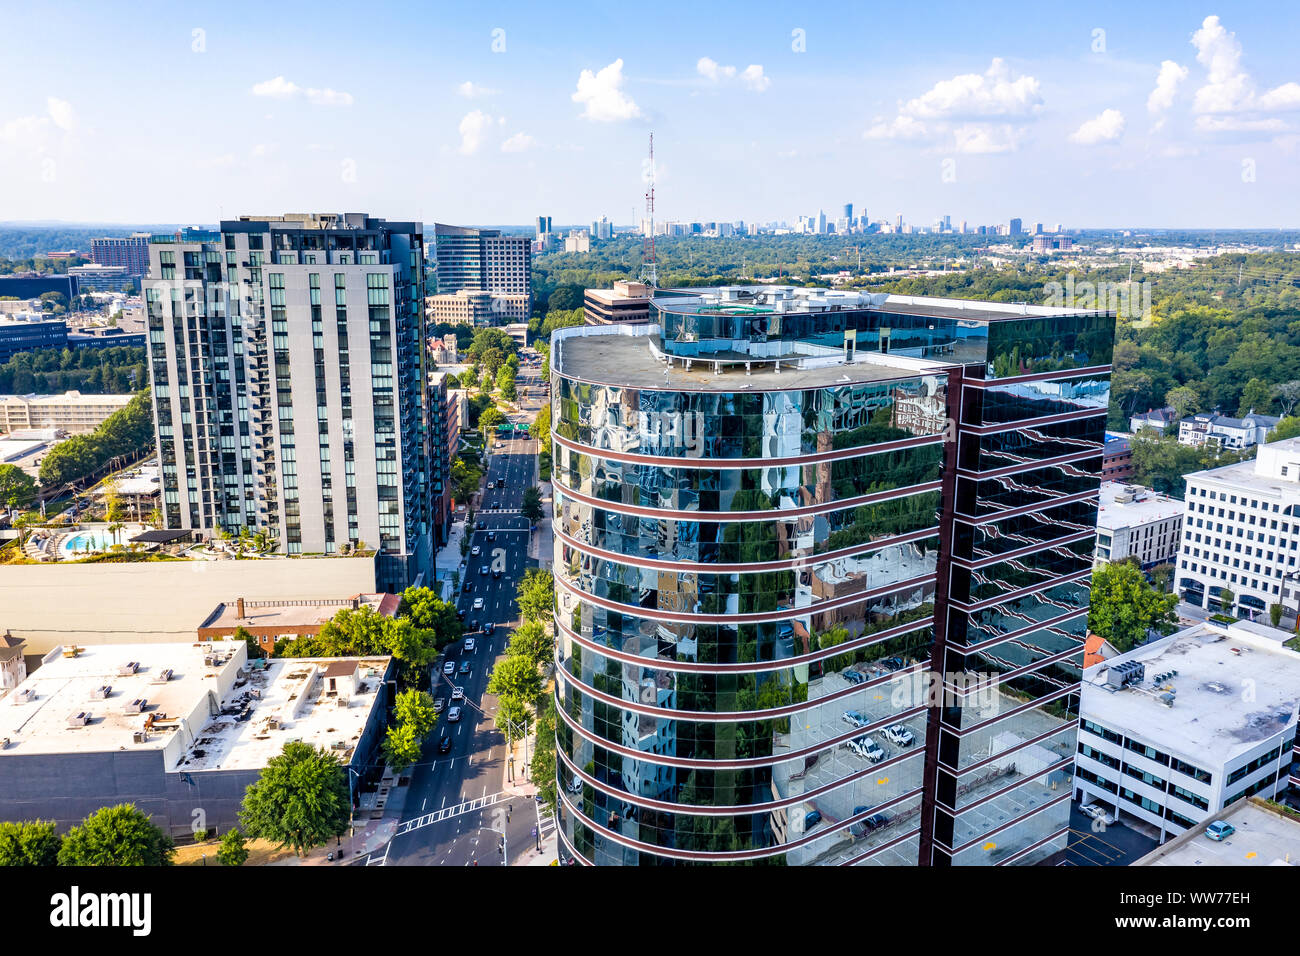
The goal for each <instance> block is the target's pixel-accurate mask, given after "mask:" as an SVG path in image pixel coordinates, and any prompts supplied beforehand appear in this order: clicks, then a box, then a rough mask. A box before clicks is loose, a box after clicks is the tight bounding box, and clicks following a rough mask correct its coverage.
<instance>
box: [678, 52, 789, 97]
mask: <svg viewBox="0 0 1300 956" xmlns="http://www.w3.org/2000/svg"><path fill="white" fill-rule="evenodd" d="M695 72H696V73H698V74H700V76H702V77H704V78H705V79H706V80H709V81H710V82H712V83H729V82H731V81H733V80H737V79H739V80H740V82H741V83H742V84H743V85H744V87H745V88H746V89H747V90H752V91H753V92H755V93H762V92H763V91H764V90H766V89H767V88H768V87H770V86H771V85H772V78H771V77H769V76H767V75H765V74H764V73H763V67H762V65H761V64H759V63H751V64H749V66H747V67H745V68H744V69H743V70H737V69H736V68H735V67H734V66H723V65H722V64H721V63H719V62H718V61H717V60H715V59H713V58H712V57H707V56H702V57H700V58H699V60H697V61H696V63H695Z"/></svg>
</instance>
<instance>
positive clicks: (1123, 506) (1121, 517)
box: [1097, 481, 1187, 531]
mask: <svg viewBox="0 0 1300 956" xmlns="http://www.w3.org/2000/svg"><path fill="white" fill-rule="evenodd" d="M1121 497H1131V498H1132V500H1131V501H1119V500H1117V499H1118V498H1121ZM1186 507H1187V506H1186V504H1184V503H1183V502H1181V501H1179V500H1178V499H1176V498H1170V497H1169V496H1168V495H1162V494H1160V493H1159V492H1156V491H1152V490H1151V489H1150V488H1143V487H1142V486H1141V485H1129V484H1125V483H1124V482H1122V481H1103V482H1102V483H1101V500H1100V507H1099V508H1098V509H1097V527H1098V529H1100V530H1105V531H1113V530H1115V529H1116V528H1134V527H1137V526H1139V525H1144V524H1152V523H1154V522H1157V521H1165V520H1167V519H1169V518H1178V517H1181V516H1182V514H1183V511H1184V510H1185V509H1186Z"/></svg>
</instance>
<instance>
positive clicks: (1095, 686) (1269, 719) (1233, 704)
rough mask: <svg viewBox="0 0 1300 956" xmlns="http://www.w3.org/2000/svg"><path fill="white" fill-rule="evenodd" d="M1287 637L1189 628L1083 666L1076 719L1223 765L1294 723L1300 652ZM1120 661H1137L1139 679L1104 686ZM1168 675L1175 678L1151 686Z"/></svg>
mask: <svg viewBox="0 0 1300 956" xmlns="http://www.w3.org/2000/svg"><path fill="white" fill-rule="evenodd" d="M1266 635H1268V636H1266ZM1271 635H1276V636H1271ZM1289 636H1290V635H1289V634H1288V633H1287V632H1285V631H1277V630H1274V629H1273V628H1264V627H1263V626H1262V625H1253V626H1251V627H1245V626H1242V625H1238V624H1234V625H1229V626H1227V627H1224V626H1221V625H1218V624H1215V623H1212V622H1208V621H1207V622H1203V623H1200V624H1196V625H1193V626H1192V627H1189V628H1186V629H1185V630H1182V631H1179V632H1178V633H1176V634H1172V635H1170V636H1169V637H1166V638H1162V639H1161V640H1158V641H1153V642H1152V643H1150V644H1146V645H1143V646H1142V647H1138V648H1136V649H1134V650H1132V651H1129V652H1128V653H1127V654H1121V655H1119V656H1118V657H1113V658H1111V659H1110V660H1107V661H1103V662H1102V663H1100V664H1094V665H1093V666H1092V667H1089V668H1087V669H1086V670H1085V671H1084V672H1083V704H1082V714H1083V716H1084V717H1085V718H1086V719H1088V720H1093V721H1096V722H1097V723H1099V724H1101V725H1102V726H1105V727H1107V728H1109V729H1111V730H1117V731H1122V732H1124V733H1126V734H1131V735H1132V736H1134V737H1138V738H1140V739H1142V740H1143V741H1146V742H1147V743H1149V744H1151V745H1152V746H1155V747H1157V748H1159V749H1161V750H1167V751H1172V752H1174V753H1176V754H1181V755H1184V756H1185V757H1187V758H1188V759H1192V760H1193V761H1194V762H1195V759H1196V757H1198V756H1201V755H1205V756H1203V757H1202V760H1205V759H1206V758H1209V759H1211V760H1213V762H1215V763H1217V764H1219V765H1222V764H1226V763H1228V762H1229V761H1231V759H1232V757H1233V755H1234V754H1236V753H1238V752H1239V751H1244V750H1247V749H1249V748H1252V747H1254V746H1256V745H1257V744H1259V743H1260V742H1262V741H1264V740H1267V739H1268V738H1270V737H1272V736H1274V735H1276V734H1278V733H1280V732H1281V731H1282V730H1283V729H1284V728H1285V727H1287V726H1288V725H1294V724H1295V721H1296V708H1297V705H1298V704H1300V654H1298V653H1296V652H1295V651H1292V650H1288V649H1287V648H1285V647H1283V646H1282V643H1281V642H1282V641H1283V640H1285V639H1286V638H1287V637H1289ZM1125 661H1140V662H1141V663H1142V664H1143V665H1144V667H1145V669H1146V676H1145V679H1144V680H1143V682H1142V683H1141V684H1139V685H1137V687H1128V688H1124V689H1122V690H1114V691H1112V690H1110V689H1107V684H1106V672H1107V670H1108V669H1109V668H1112V667H1115V666H1117V665H1119V664H1121V663H1123V662H1125ZM1171 671H1177V672H1178V674H1177V676H1174V677H1171V678H1167V679H1165V680H1162V681H1160V682H1159V683H1158V684H1157V683H1155V682H1154V678H1155V677H1157V676H1158V675H1161V674H1166V673H1169V672H1171ZM1169 689H1173V690H1175V691H1176V692H1177V693H1176V696H1175V698H1174V703H1173V706H1171V707H1170V706H1166V705H1165V704H1163V703H1162V702H1161V701H1160V695H1161V694H1163V693H1165V692H1166V691H1168V690H1169Z"/></svg>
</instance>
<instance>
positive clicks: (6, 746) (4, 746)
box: [0, 737, 9, 750]
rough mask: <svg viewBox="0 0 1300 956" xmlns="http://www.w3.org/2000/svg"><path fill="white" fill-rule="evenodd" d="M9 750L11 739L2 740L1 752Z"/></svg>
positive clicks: (0, 742)
mask: <svg viewBox="0 0 1300 956" xmlns="http://www.w3.org/2000/svg"><path fill="white" fill-rule="evenodd" d="M8 749H9V738H8V737H5V738H4V739H3V740H0V750H8Z"/></svg>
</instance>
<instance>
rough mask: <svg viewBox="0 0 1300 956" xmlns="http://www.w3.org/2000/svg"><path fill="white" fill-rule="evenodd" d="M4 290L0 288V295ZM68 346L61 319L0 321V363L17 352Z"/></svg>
mask: <svg viewBox="0 0 1300 956" xmlns="http://www.w3.org/2000/svg"><path fill="white" fill-rule="evenodd" d="M3 294H4V288H3V287H0V295H3ZM67 345H68V323H67V322H65V321H63V320H62V319H50V320H46V319H39V320H36V321H32V322H26V321H15V320H9V319H0V363H4V362H8V361H9V360H10V359H11V358H13V357H14V356H15V355H17V354H18V353H19V352H30V351H32V350H33V349H62V348H67Z"/></svg>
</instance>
